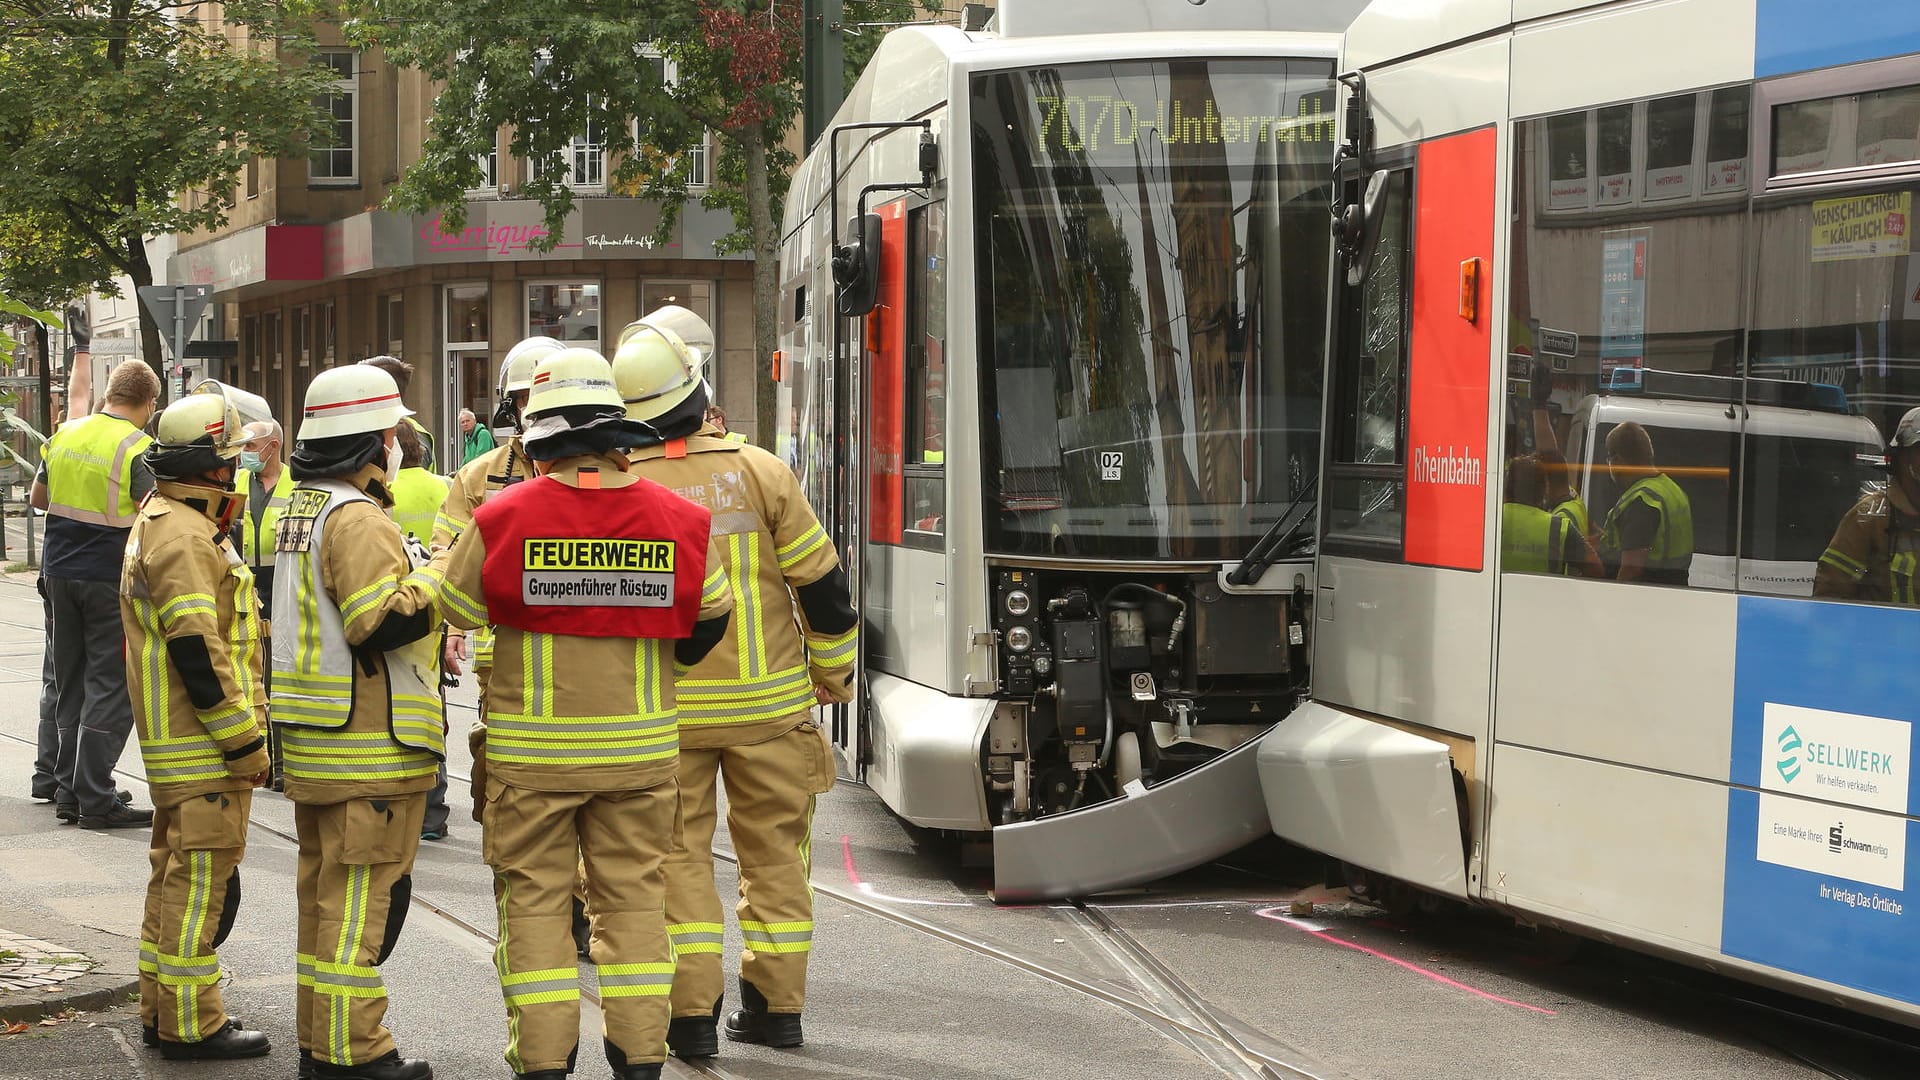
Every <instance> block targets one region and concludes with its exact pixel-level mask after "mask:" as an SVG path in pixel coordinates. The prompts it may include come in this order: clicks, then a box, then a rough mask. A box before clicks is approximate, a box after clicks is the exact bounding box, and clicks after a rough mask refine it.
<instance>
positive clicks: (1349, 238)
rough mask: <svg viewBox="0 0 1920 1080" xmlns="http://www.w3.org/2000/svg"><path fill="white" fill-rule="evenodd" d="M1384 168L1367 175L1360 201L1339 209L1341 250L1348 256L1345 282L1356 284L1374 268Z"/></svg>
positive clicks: (1385, 177)
mask: <svg viewBox="0 0 1920 1080" xmlns="http://www.w3.org/2000/svg"><path fill="white" fill-rule="evenodd" d="M1390 176H1391V174H1390V173H1388V171H1387V170H1385V169H1380V170H1377V171H1375V172H1374V174H1373V175H1372V176H1369V177H1367V189H1366V192H1365V193H1364V194H1363V195H1361V197H1360V201H1359V202H1358V203H1357V204H1356V203H1349V204H1348V205H1347V206H1345V207H1343V208H1342V209H1341V212H1340V250H1341V251H1342V252H1343V253H1345V255H1346V259H1347V284H1348V285H1350V286H1357V285H1359V284H1360V283H1361V282H1362V281H1365V280H1366V277H1367V271H1368V270H1370V269H1372V267H1373V256H1374V252H1375V251H1377V250H1378V249H1379V247H1380V225H1381V221H1380V218H1381V213H1380V207H1381V204H1382V203H1384V202H1386V199H1387V180H1388V179H1389V177H1390Z"/></svg>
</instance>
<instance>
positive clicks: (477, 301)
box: [394, 284, 489, 346]
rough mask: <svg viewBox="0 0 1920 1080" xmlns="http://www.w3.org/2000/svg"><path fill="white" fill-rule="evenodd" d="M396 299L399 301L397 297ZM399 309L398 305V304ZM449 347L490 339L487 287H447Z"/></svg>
mask: <svg viewBox="0 0 1920 1080" xmlns="http://www.w3.org/2000/svg"><path fill="white" fill-rule="evenodd" d="M394 299H396V300H397V299H398V297H397V296H396V297H395V298H394ZM395 307H396V308H397V307H398V305H397V304H396V305H395ZM446 314H447V325H446V328H445V332H446V340H447V344H448V345H450V346H451V345H454V344H463V345H464V344H481V345H484V344H486V343H487V341H488V340H489V339H488V336H487V334H488V329H489V327H488V318H487V315H488V312H487V287H486V286H485V285H478V284H476V285H449V286H447V312H446Z"/></svg>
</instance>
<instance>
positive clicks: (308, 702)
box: [269, 465, 446, 804]
mask: <svg viewBox="0 0 1920 1080" xmlns="http://www.w3.org/2000/svg"><path fill="white" fill-rule="evenodd" d="M384 475H385V470H384V469H383V468H381V467H380V466H378V465H368V466H366V467H365V468H362V469H361V470H360V471H359V472H357V473H354V474H353V475H351V476H342V477H336V478H333V479H330V480H303V481H301V483H300V485H299V486H298V487H296V488H295V489H294V490H293V493H292V495H291V496H289V498H288V500H287V508H286V510H285V511H284V512H283V513H282V514H281V516H280V524H279V532H278V534H277V536H276V543H277V545H278V549H279V550H278V552H277V554H276V557H275V570H274V598H273V611H274V614H273V622H274V637H273V691H272V694H271V699H270V701H269V712H270V713H271V715H272V718H273V721H274V722H275V723H277V724H281V725H282V728H281V743H282V746H283V748H284V750H285V760H286V765H285V771H286V785H287V787H286V792H287V798H289V799H291V800H293V801H294V802H305V803H320V804H328V803H337V802H345V801H346V800H348V799H359V798H374V797H378V796H382V795H400V794H405V793H408V792H414V791H425V790H427V789H429V788H431V787H433V785H434V780H435V775H436V773H437V772H438V768H439V761H440V755H441V754H442V753H443V751H444V747H445V732H444V726H443V725H444V721H443V720H442V717H441V708H440V700H439V674H438V667H437V660H438V652H439V650H438V635H437V634H436V633H435V631H437V630H438V629H439V622H438V612H437V611H436V610H435V608H434V592H435V590H436V587H437V586H438V583H439V580H440V577H441V573H442V571H443V569H444V567H445V565H446V559H445V557H444V556H443V557H441V558H439V559H436V560H434V561H433V562H431V563H428V564H427V565H424V566H418V567H417V568H416V565H415V564H416V559H414V558H413V557H410V556H409V555H408V552H407V548H406V545H405V543H404V540H403V536H402V533H401V532H400V527H399V526H398V525H395V524H394V523H393V519H392V518H390V517H388V516H387V509H386V508H387V506H388V505H389V504H390V502H391V499H390V498H389V497H388V496H387V493H386V489H385V486H384V484H383V478H384Z"/></svg>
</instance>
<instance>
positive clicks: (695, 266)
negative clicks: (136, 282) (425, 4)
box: [163, 36, 755, 470]
mask: <svg viewBox="0 0 1920 1080" xmlns="http://www.w3.org/2000/svg"><path fill="white" fill-rule="evenodd" d="M321 40H322V41H323V42H324V41H327V40H329V39H328V38H326V37H325V36H323V37H322V38H321ZM333 40H338V39H337V38H336V39H333ZM317 60H318V62H320V63H323V64H326V65H327V66H329V67H331V68H332V69H333V70H334V72H335V73H336V75H337V79H336V81H335V83H334V91H333V93H332V94H331V95H330V97H329V98H328V101H327V104H328V106H329V107H330V109H331V111H332V113H333V116H334V128H333V132H332V138H331V139H330V140H328V142H329V145H326V146H317V147H316V148H315V149H314V150H313V152H312V153H311V154H310V155H309V157H308V158H307V159H305V160H279V161H274V160H266V159H257V160H255V161H253V162H252V163H250V164H249V165H248V167H247V169H246V172H245V175H244V176H243V177H241V181H240V185H239V189H238V191H236V193H235V195H234V206H233V208H232V210H231V211H230V213H229V221H228V224H227V225H226V227H225V228H223V229H221V230H218V231H216V232H211V233H201V234H194V235H191V236H181V237H180V238H179V247H178V250H177V251H175V252H174V253H173V254H172V255H171V256H170V257H169V258H167V260H166V263H165V267H166V270H165V275H164V279H163V280H164V281H165V282H166V283H167V284H197V285H209V286H212V288H213V290H214V293H213V303H214V307H213V310H212V315H211V318H212V325H211V328H210V329H211V331H212V333H213V335H214V336H216V337H224V338H226V339H229V340H232V341H235V342H237V348H238V353H237V356H236V357H235V358H234V359H232V360H225V361H189V362H188V366H189V368H191V369H193V371H194V373H195V374H199V373H205V374H214V375H217V376H219V377H221V378H223V379H226V380H227V381H229V382H232V383H233V384H235V385H238V386H241V387H244V388H245V389H248V390H251V391H253V392H255V393H258V394H260V395H262V396H263V397H265V398H266V399H267V400H268V401H269V402H271V403H272V404H273V406H274V409H275V414H276V415H277V416H279V417H280V418H281V419H282V421H283V422H286V423H287V426H288V428H289V431H288V434H289V436H292V435H293V434H294V428H295V427H296V425H295V424H294V423H293V422H291V421H292V418H297V416H298V410H299V405H300V402H301V400H302V399H303V397H304V395H305V393H306V387H307V384H308V382H310V381H311V380H312V378H313V376H314V375H315V374H316V373H318V372H320V371H323V370H325V369H327V368H329V367H333V366H335V365H339V364H347V363H353V362H355V361H358V360H362V359H365V358H366V357H369V356H374V355H379V354H381V353H385V354H388V355H392V356H398V357H400V358H401V359H403V360H406V361H408V362H409V363H411V364H412V365H413V366H414V374H413V378H412V382H411V385H410V386H409V387H408V388H407V395H406V396H407V404H408V405H409V407H411V408H413V409H414V410H415V411H416V412H417V413H418V414H419V416H420V419H421V421H422V422H423V423H425V424H426V425H427V427H428V429H429V430H430V431H431V432H433V434H434V435H435V437H436V440H437V441H438V443H439V445H440V446H442V447H457V446H458V445H459V436H458V431H459V428H458V421H457V418H458V414H459V411H460V410H461V409H462V408H470V409H472V410H473V411H474V413H475V414H476V415H477V416H479V417H480V419H481V422H482V423H484V422H485V421H486V418H487V417H488V416H489V415H491V413H492V412H493V405H494V400H493V398H494V391H493V386H494V380H495V376H496V373H497V371H498V368H499V364H500V361H501V358H502V357H504V356H505V354H506V351H507V349H509V348H510V347H512V345H513V344H514V343H515V342H516V341H519V340H520V339H521V338H523V337H526V336H528V335H530V334H547V335H549V336H552V337H556V338H560V339H563V340H565V341H567V342H569V343H574V344H579V345H583V346H587V347H589V348H595V349H599V350H602V351H603V352H604V351H610V350H611V349H612V347H613V345H614V342H615V339H616V338H617V336H618V333H619V330H620V328H621V327H623V326H625V325H626V324H627V323H629V322H631V321H632V320H633V319H635V318H637V317H639V316H640V315H641V314H643V313H644V312H646V311H648V310H650V309H652V308H653V307H656V306H658V305H660V304H665V303H678V304H681V305H684V306H686V307H688V308H691V309H693V310H694V311H697V312H699V313H700V314H701V315H703V316H705V317H706V318H707V319H708V320H709V321H710V322H712V324H713V327H714V331H715V335H716V338H717V342H718V351H719V356H718V360H717V362H716V363H714V364H713V365H712V366H711V367H710V369H709V377H710V379H711V381H712V382H713V384H714V387H715V393H716V396H717V398H718V399H719V401H720V403H721V404H722V405H723V406H726V407H727V408H728V412H729V415H730V416H734V417H737V418H738V421H739V429H740V430H743V431H745V432H746V433H747V434H749V435H750V436H751V435H753V434H755V432H754V431H753V407H752V401H753V378H754V368H755V364H754V362H753V307H752V299H753V298H752V266H751V264H750V263H749V262H748V261H747V259H746V258H745V257H743V256H720V255H718V254H716V251H715V246H716V243H717V242H718V241H719V240H720V239H721V238H722V237H724V236H726V235H727V234H728V233H729V232H731V231H732V228H733V223H732V218H731V216H730V215H728V214H725V213H715V212H712V211H708V210H705V209H703V208H701V207H699V206H698V205H692V204H689V205H688V206H687V207H686V208H685V210H684V211H683V212H682V213H681V214H680V215H679V216H678V220H677V221H676V223H675V225H674V227H673V229H672V230H671V232H670V233H669V234H668V235H666V236H664V237H663V236H661V235H660V229H659V226H660V221H661V208H660V207H659V206H658V205H657V204H655V203H653V202H651V201H648V200H644V199H639V198H633V197H627V196H624V195H621V194H618V193H616V192H613V191H611V190H609V188H608V185H607V178H608V177H609V176H610V175H611V172H612V169H611V168H610V166H611V165H612V164H613V163H611V162H609V161H608V154H607V151H606V149H605V147H604V146H603V145H601V144H600V143H599V142H598V140H597V138H596V137H595V135H594V134H592V133H589V134H588V135H585V136H579V137H576V138H575V139H574V140H573V142H572V145H571V148H570V151H569V152H568V153H567V154H565V155H563V159H562V160H561V161H558V162H555V163H553V164H552V165H549V166H547V167H549V168H559V169H562V170H564V171H565V173H566V177H565V178H566V181H567V183H568V185H569V186H570V187H572V188H573V192H574V198H575V202H574V208H573V210H572V212H571V213H569V214H568V216H567V218H566V220H565V221H564V222H563V223H562V225H561V227H560V229H559V230H558V233H559V235H558V236H553V235H551V234H550V230H549V229H548V227H547V225H546V223H545V214H544V211H543V210H542V208H541V206H540V204H539V203H538V202H536V201H534V200H532V199H529V198H525V197H522V196H521V194H520V193H521V190H522V185H523V183H524V182H525V180H526V179H527V177H528V176H529V175H530V172H529V170H530V169H534V168H537V167H539V166H537V165H536V164H534V163H529V162H526V161H520V160H516V159H513V158H511V157H509V156H508V155H507V154H506V153H505V148H506V146H507V145H508V142H509V138H510V133H508V132H505V131H503V132H501V133H500V135H499V138H498V141H497V143H496V152H495V153H494V154H492V155H489V156H488V157H487V158H485V159H483V160H482V161H481V163H480V164H481V169H482V172H483V174H484V176H485V178H486V183H485V184H484V185H483V186H482V187H480V188H477V189H475V190H474V191H472V192H470V193H469V197H468V201H467V206H466V209H467V214H466V221H465V223H464V224H463V225H462V226H461V227H460V228H457V229H456V228H454V227H452V226H450V225H448V224H447V223H446V221H445V220H444V218H443V217H442V216H441V215H437V214H421V215H408V214H400V213H393V212H389V211H387V210H383V209H381V207H382V205H383V204H384V202H385V200H386V197H387V194H388V193H389V192H390V191H391V190H392V188H393V187H394V185H395V184H397V183H398V181H399V178H400V175H401V173H402V172H403V171H404V170H405V169H406V168H408V167H409V166H411V165H412V164H413V163H414V162H415V161H417V160H418V159H419V156H420V146H421V144H422V142H423V141H424V140H425V138H426V135H427V121H428V118H429V115H430V111H431V102H432V100H433V94H434V87H433V85H432V84H431V83H430V82H429V81H428V80H427V79H426V77H425V76H424V75H422V74H421V73H420V72H418V71H414V70H410V69H403V68H398V67H395V66H394V65H392V64H390V63H388V62H386V60H385V58H384V56H383V55H382V54H381V52H380V51H379V50H377V49H367V50H361V49H355V48H351V47H348V46H344V45H340V46H324V45H323V46H322V47H321V49H320V50H319V54H318V57H317ZM707 160H708V154H707V152H705V151H700V152H696V154H695V157H694V160H693V162H692V163H691V165H692V168H693V180H694V181H695V182H696V183H698V182H700V181H702V180H704V174H705V171H706V165H707ZM188 197H190V198H191V197H203V196H188ZM543 248H546V250H542V249H543ZM443 458H444V455H443ZM457 465H458V462H457V461H452V460H445V459H443V460H440V461H438V462H436V467H437V468H439V469H441V470H449V469H451V468H453V467H455V466H457Z"/></svg>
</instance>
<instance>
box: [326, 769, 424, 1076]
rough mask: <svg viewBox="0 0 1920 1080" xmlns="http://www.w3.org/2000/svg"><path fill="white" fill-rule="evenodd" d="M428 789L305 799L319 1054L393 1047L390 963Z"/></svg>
mask: <svg viewBox="0 0 1920 1080" xmlns="http://www.w3.org/2000/svg"><path fill="white" fill-rule="evenodd" d="M426 808H427V796H426V792H423V791H416V792H411V793H408V794H405V795H389V796H384V797H381V798H360V799H349V800H347V801H346V802H339V803H327V804H324V805H317V804H313V803H295V804H294V807H293V823H294V827H295V829H296V831H297V832H298V833H299V837H300V871H299V881H298V885H297V891H298V895H299V900H300V927H299V938H298V943H297V948H296V955H295V957H294V961H295V966H296V968H297V969H298V972H299V979H298V981H299V987H298V991H297V993H296V996H295V1002H296V1006H297V1009H298V1023H299V1031H300V1048H301V1049H303V1050H308V1051H311V1052H312V1054H313V1057H314V1060H316V1061H323V1062H326V1063H328V1064H331V1065H363V1064H365V1063H367V1062H369V1061H374V1060H377V1059H378V1058H381V1057H384V1056H385V1055H387V1054H388V1053H390V1052H392V1050H393V1049H394V1046H393V1033H392V1032H390V1031H388V1030H387V1027H386V1024H385V1023H383V1021H384V1020H385V1018H386V1015H387V987H386V984H385V983H384V982H382V981H381V978H380V965H381V964H382V963H383V962H385V961H386V959H387V957H388V956H389V955H390V954H391V953H392V952H393V946H394V942H395V941H397V940H398V939H399V937H400V928H401V927H402V926H403V925H405V923H406V921H407V905H408V903H409V902H410V900H411V899H412V896H413V878H412V872H413V857H414V854H415V853H416V852H418V851H419V849H420V819H421V817H422V816H423V815H424V814H425V813H426Z"/></svg>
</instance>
